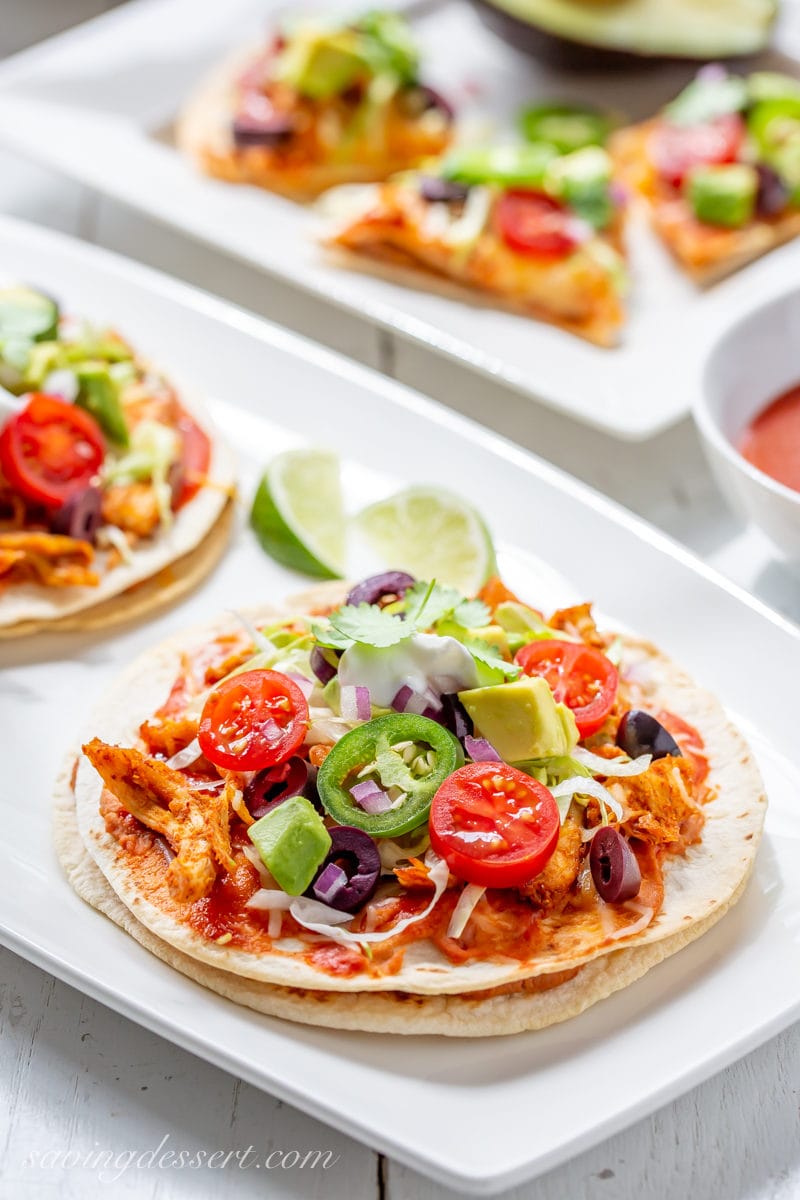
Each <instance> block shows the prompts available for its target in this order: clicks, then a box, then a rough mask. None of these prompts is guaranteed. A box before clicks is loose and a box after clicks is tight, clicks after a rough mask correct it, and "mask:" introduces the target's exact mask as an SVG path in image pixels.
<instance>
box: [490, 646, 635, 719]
mask: <svg viewBox="0 0 800 1200" xmlns="http://www.w3.org/2000/svg"><path fill="white" fill-rule="evenodd" d="M514 661H515V662H516V663H518V665H519V666H520V667H522V670H523V671H524V672H525V674H526V675H543V676H544V678H545V679H546V680H547V682H548V683H549V685H550V690H551V691H552V693H553V695H554V696H555V698H556V700H560V701H562V702H563V703H564V704H566V705H567V707H568V708H571V709H572V712H573V714H574V716H575V723H576V725H577V726H578V733H579V734H580V735H581V737H590V736H591V734H593V733H596V732H597V730H598V729H599V728H600V726H601V725H602V724H603V721H605V719H606V717H607V716H608V714H609V713H610V712H611V709H612V708H613V707H614V698H615V696H616V694H617V685H618V683H619V676H618V675H617V668H616V667H615V666H614V664H613V663H612V662H611V661H610V660H609V659H607V658H606V656H605V654H601V653H600V651H599V650H595V649H593V648H592V647H591V646H584V644H583V643H582V642H559V641H556V639H555V638H552V639H551V638H542V640H541V641H540V642H531V643H530V644H529V645H527V646H523V647H522V649H521V650H518V651H517V653H516V654H515V656H514Z"/></svg>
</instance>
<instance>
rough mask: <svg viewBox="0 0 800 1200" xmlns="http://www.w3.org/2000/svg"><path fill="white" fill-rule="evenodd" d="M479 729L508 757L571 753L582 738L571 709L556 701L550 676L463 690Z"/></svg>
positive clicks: (509, 759) (516, 759)
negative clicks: (579, 738)
mask: <svg viewBox="0 0 800 1200" xmlns="http://www.w3.org/2000/svg"><path fill="white" fill-rule="evenodd" d="M458 698H459V700H460V701H461V703H462V704H463V705H464V707H465V708H466V710H467V712H468V713H469V715H470V717H471V718H472V722H473V724H474V726H475V730H476V732H477V733H478V734H479V735H480V736H481V737H485V738H487V740H488V741H490V742H491V744H492V745H493V746H494V748H495V750H496V751H497V753H498V754H499V755H500V757H501V758H502V759H504V760H505V761H506V762H519V761H521V760H522V759H526V758H552V757H555V756H556V755H565V754H569V753H570V752H571V751H572V749H573V747H574V746H576V745H577V743H578V727H577V725H576V724H575V718H574V717H573V715H572V712H571V710H570V709H568V708H567V707H566V706H565V705H563V704H557V703H556V701H555V699H554V698H553V693H552V692H551V691H550V688H549V686H548V684H547V681H546V680H545V679H543V678H542V677H541V676H539V675H533V676H525V677H524V678H523V679H517V680H515V681H514V682H513V683H501V684H498V685H497V686H496V687H486V688H472V689H470V690H469V691H466V692H459V694H458Z"/></svg>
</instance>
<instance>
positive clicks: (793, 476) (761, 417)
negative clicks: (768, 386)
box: [739, 385, 800, 492]
mask: <svg viewBox="0 0 800 1200" xmlns="http://www.w3.org/2000/svg"><path fill="white" fill-rule="evenodd" d="M739 451H740V453H741V454H742V455H743V456H744V458H746V459H747V461H748V462H749V463H752V465H753V466H754V467H757V468H758V469H759V471H763V472H764V474H765V475H769V476H771V477H772V479H776V480H777V481H778V483H783V484H785V485H786V487H790V488H793V489H794V490H795V491H796V492H800V385H798V386H797V387H793V388H790V390H789V391H788V392H784V394H783V395H782V396H779V397H778V398H777V400H773V401H772V403H771V404H768V405H767V407H766V408H763V409H762V410H761V412H760V413H758V415H757V416H755V417H754V418H753V420H752V421H751V422H750V424H749V425H748V426H747V428H746V429H745V431H744V433H743V434H742V436H741V439H740V441H739Z"/></svg>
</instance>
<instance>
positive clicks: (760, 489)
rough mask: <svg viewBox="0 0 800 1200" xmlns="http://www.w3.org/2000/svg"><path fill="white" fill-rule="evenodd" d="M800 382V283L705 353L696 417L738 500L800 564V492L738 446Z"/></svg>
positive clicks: (722, 480) (727, 490) (724, 483)
mask: <svg viewBox="0 0 800 1200" xmlns="http://www.w3.org/2000/svg"><path fill="white" fill-rule="evenodd" d="M799 384H800V289H796V288H795V289H793V290H792V291H789V292H785V293H784V294H783V295H781V296H778V297H776V298H775V299H773V300H770V301H769V302H767V303H765V304H762V305H760V306H759V307H757V308H754V309H753V310H752V311H751V312H749V313H748V314H747V315H746V316H744V317H742V318H740V319H739V320H738V321H736V323H735V324H734V325H732V326H731V327H729V328H728V329H727V331H726V332H725V333H724V335H722V336H721V337H720V338H719V340H718V341H717V342H716V343H714V344H713V345H712V347H711V350H710V352H709V354H708V356H707V358H706V360H705V365H704V368H703V374H702V381H701V388H700V394H699V397H698V399H697V401H696V403H695V406H694V417H695V421H696V422H697V426H698V428H699V430H700V433H701V435H702V438H703V442H704V444H705V450H706V454H707V456H708V460H709V462H710V464H711V468H712V470H713V472H714V475H715V477H716V480H717V482H718V484H719V486H720V488H721V489H722V491H723V493H724V495H725V496H726V497H727V499H728V500H729V502H730V504H731V505H732V507H733V508H734V509H736V510H737V511H738V512H739V513H740V514H741V516H743V517H744V518H745V520H749V521H752V522H753V523H754V524H755V525H758V526H759V527H760V528H761V529H762V530H763V531H764V533H765V534H766V535H767V536H768V537H769V538H770V540H771V541H772V542H773V544H774V545H775V546H776V547H777V549H778V550H779V551H780V552H781V554H782V555H784V557H785V558H787V559H788V560H789V561H790V562H793V563H794V564H796V565H800V492H796V491H794V490H793V489H792V488H788V487H786V486H785V485H784V484H782V483H778V482H777V481H776V480H774V479H772V478H770V476H769V475H765V474H764V472H763V471H759V470H758V469H757V468H756V467H754V466H752V465H751V464H750V463H749V462H747V460H746V459H745V458H743V457H742V455H741V454H740V453H739V451H738V450H737V449H736V447H737V445H738V443H739V441H740V439H741V436H742V434H743V433H744V431H745V429H746V428H747V426H748V424H749V423H750V421H751V420H752V419H753V417H754V416H756V414H757V413H759V412H760V411H761V410H762V409H763V408H765V407H766V405H768V404H769V403H770V402H771V401H772V400H775V399H777V397H778V396H780V395H781V394H782V393H783V392H786V391H788V390H789V389H790V388H792V387H795V386H797V385H799Z"/></svg>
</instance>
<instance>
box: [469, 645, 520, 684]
mask: <svg viewBox="0 0 800 1200" xmlns="http://www.w3.org/2000/svg"><path fill="white" fill-rule="evenodd" d="M464 645H465V646H466V648H467V649H468V650H469V652H470V654H471V655H472V657H473V658H474V659H475V661H476V662H477V664H478V666H479V667H487V668H488V669H489V671H499V672H500V673H501V676H502V678H503V679H518V678H519V674H520V668H519V667H518V666H517V664H516V663H513V662H506V660H505V659H504V658H503V656H502V654H501V653H500V651H499V650H498V649H497V647H496V646H490V645H489V643H488V642H484V640H483V638H467V640H466V641H465V642H464Z"/></svg>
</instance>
